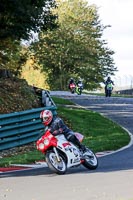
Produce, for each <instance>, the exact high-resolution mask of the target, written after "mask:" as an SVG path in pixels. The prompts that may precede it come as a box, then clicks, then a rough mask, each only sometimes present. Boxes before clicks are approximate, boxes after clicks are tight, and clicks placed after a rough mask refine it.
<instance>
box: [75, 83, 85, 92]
mask: <svg viewBox="0 0 133 200" xmlns="http://www.w3.org/2000/svg"><path fill="white" fill-rule="evenodd" d="M82 90H83V84H82V83H78V84H77V86H76V93H77V94H78V95H81V94H82Z"/></svg>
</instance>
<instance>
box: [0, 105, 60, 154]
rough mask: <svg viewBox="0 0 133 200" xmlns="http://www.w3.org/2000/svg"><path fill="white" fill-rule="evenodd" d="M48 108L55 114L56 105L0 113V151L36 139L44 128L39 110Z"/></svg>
mask: <svg viewBox="0 0 133 200" xmlns="http://www.w3.org/2000/svg"><path fill="white" fill-rule="evenodd" d="M44 109H50V110H51V111H52V113H53V115H56V114H57V113H56V107H55V106H49V107H41V108H37V109H32V110H26V111H21V112H16V113H10V114H1V115H0V151H1V150H5V149H9V148H13V147H16V146H21V145H24V144H27V143H30V142H34V141H36V140H37V139H38V138H39V137H40V136H41V135H42V131H43V130H44V125H43V124H42V122H41V120H40V118H39V117H40V112H41V111H42V110H44Z"/></svg>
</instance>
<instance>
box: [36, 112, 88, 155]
mask: <svg viewBox="0 0 133 200" xmlns="http://www.w3.org/2000/svg"><path fill="white" fill-rule="evenodd" d="M40 118H41V119H42V123H43V124H44V126H45V127H47V128H48V129H49V130H50V132H51V134H52V135H54V136H56V135H60V134H63V135H64V136H65V138H66V139H67V140H68V141H70V142H72V143H73V144H74V145H76V146H77V147H78V148H79V149H80V150H81V151H82V152H84V151H85V150H86V148H85V146H84V145H82V144H81V143H80V141H79V140H78V139H77V137H76V136H75V134H74V132H73V131H72V130H71V129H69V128H68V127H67V126H66V124H65V123H64V121H63V120H62V119H61V118H60V117H58V116H53V114H52V112H51V111H50V110H43V111H41V113H40Z"/></svg>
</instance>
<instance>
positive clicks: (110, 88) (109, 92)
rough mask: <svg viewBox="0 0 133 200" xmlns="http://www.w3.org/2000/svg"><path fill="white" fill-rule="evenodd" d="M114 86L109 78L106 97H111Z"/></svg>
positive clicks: (106, 85) (106, 82)
mask: <svg viewBox="0 0 133 200" xmlns="http://www.w3.org/2000/svg"><path fill="white" fill-rule="evenodd" d="M113 85H114V82H113V81H112V80H111V78H110V77H108V78H107V80H106V81H105V96H106V97H107V96H109V97H110V96H111V92H112V90H113Z"/></svg>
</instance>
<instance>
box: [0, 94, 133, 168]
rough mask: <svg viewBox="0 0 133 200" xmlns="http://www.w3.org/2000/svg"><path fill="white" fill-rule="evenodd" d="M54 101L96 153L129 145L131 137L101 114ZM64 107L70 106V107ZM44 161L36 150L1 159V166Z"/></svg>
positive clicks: (68, 123) (69, 124)
mask: <svg viewBox="0 0 133 200" xmlns="http://www.w3.org/2000/svg"><path fill="white" fill-rule="evenodd" d="M53 100H54V102H55V104H56V105H58V106H57V113H58V115H59V116H60V117H62V118H63V120H64V121H65V123H66V124H67V125H68V126H69V127H70V128H71V129H72V130H74V131H75V132H80V133H83V134H84V136H85V137H84V142H83V143H84V144H85V145H87V146H88V147H90V148H91V149H92V150H93V151H94V152H95V153H96V152H100V151H109V150H117V149H119V148H121V147H123V146H125V145H127V144H128V143H129V141H130V137H129V135H128V134H127V132H126V131H125V130H123V129H122V128H121V127H120V126H118V125H117V124H116V123H114V122H112V121H111V120H109V119H107V118H105V117H103V116H101V115H100V114H99V113H96V112H93V111H89V110H83V109H80V108H77V107H76V108H75V106H73V105H74V104H73V103H72V102H70V101H68V100H66V99H61V98H57V97H53ZM64 105H69V107H65V106H64ZM42 159H44V155H43V154H42V153H40V152H39V151H37V150H36V149H35V150H34V151H31V152H27V153H24V154H18V155H16V156H12V157H6V158H2V159H0V166H8V165H10V164H14V163H17V164H20V163H23V164H26V163H33V162H35V161H38V160H42Z"/></svg>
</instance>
